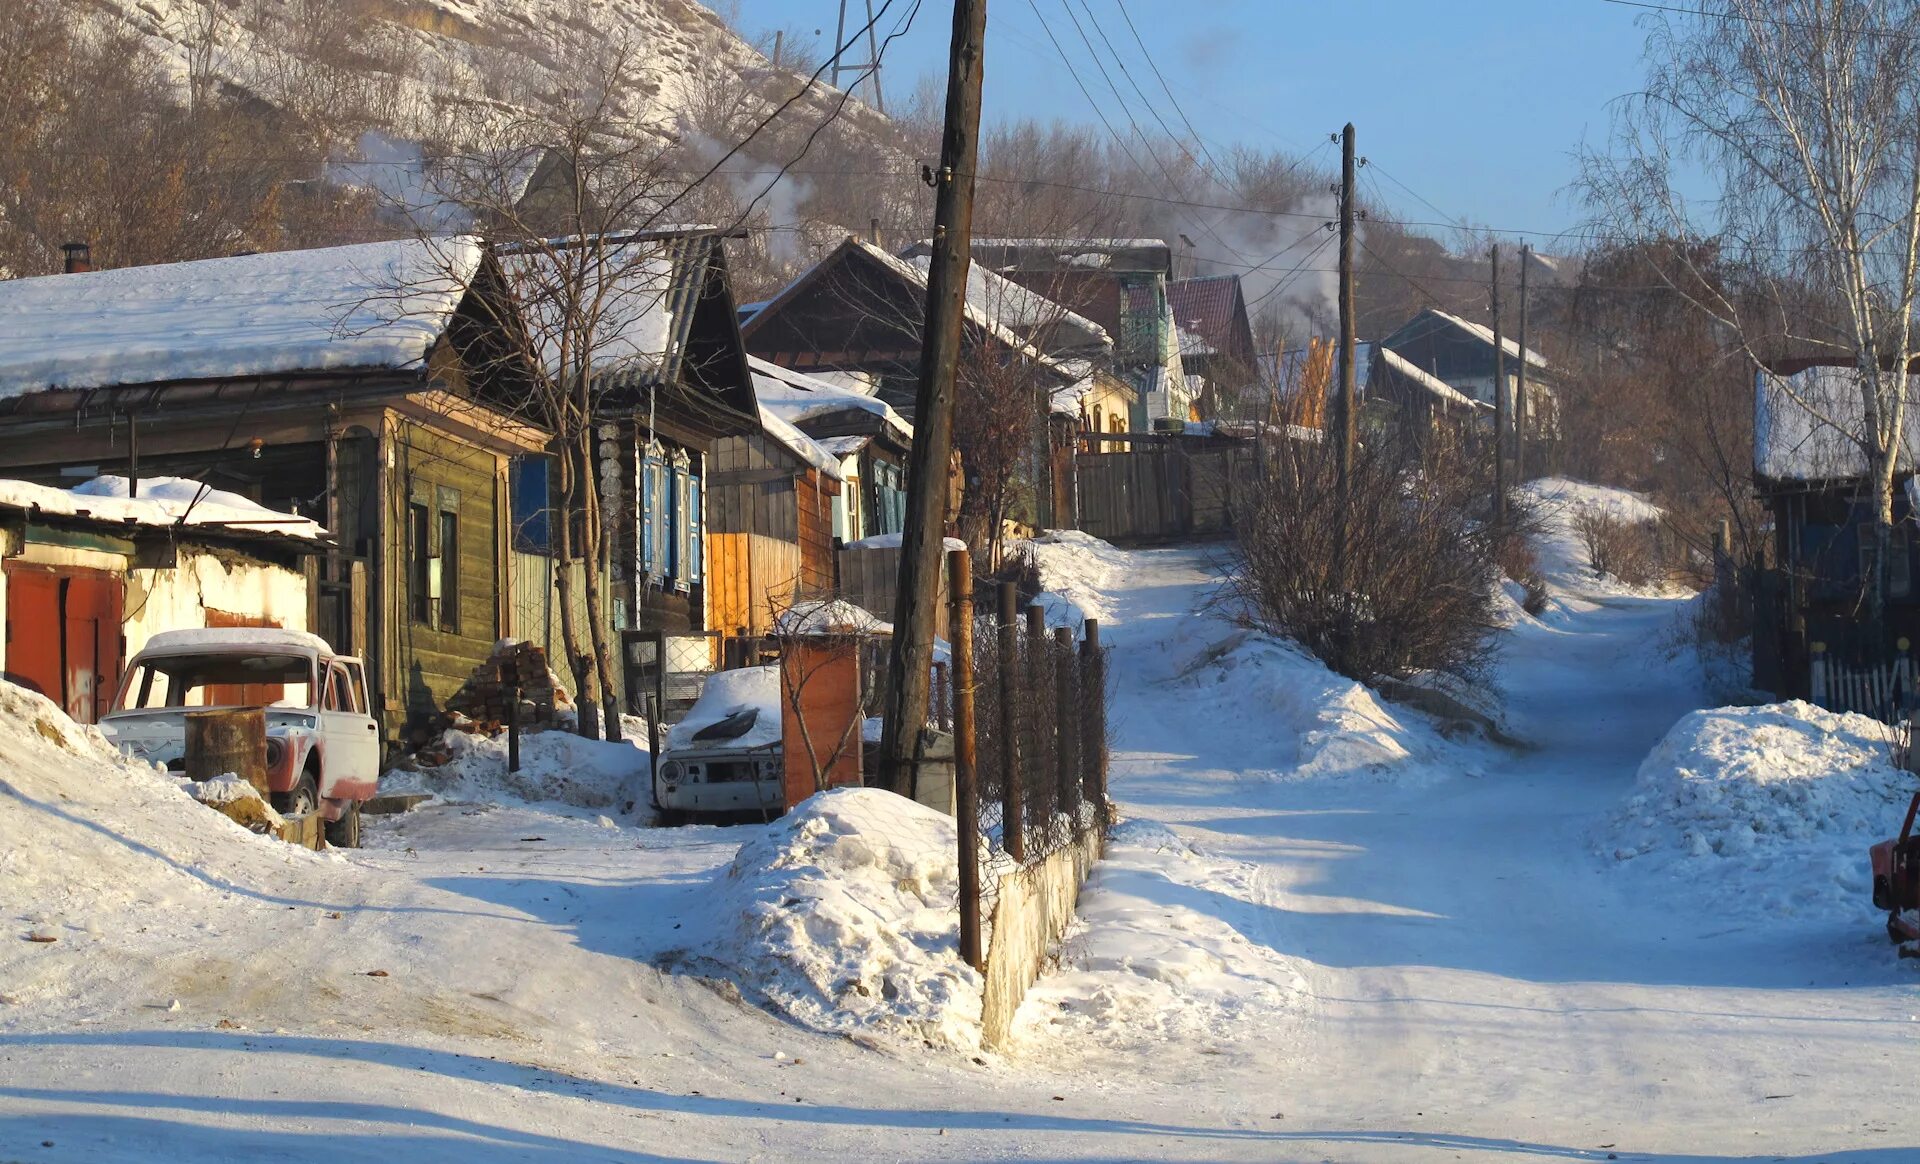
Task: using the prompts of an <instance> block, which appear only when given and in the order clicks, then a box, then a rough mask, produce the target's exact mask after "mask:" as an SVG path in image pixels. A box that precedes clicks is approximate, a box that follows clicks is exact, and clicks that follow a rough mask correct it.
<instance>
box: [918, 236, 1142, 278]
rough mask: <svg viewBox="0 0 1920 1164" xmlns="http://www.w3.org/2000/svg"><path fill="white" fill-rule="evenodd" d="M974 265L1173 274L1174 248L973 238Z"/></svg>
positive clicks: (1132, 242) (926, 250) (921, 247)
mask: <svg viewBox="0 0 1920 1164" xmlns="http://www.w3.org/2000/svg"><path fill="white" fill-rule="evenodd" d="M972 250H973V258H974V261H975V262H979V263H985V264H987V265H988V266H989V267H992V268H993V269H994V270H996V271H1112V272H1116V273H1128V274H1133V273H1157V274H1161V275H1170V274H1172V272H1173V248H1171V247H1169V246H1168V245H1167V243H1166V240H1164V239H1157V238H976V239H974V240H973V245H972ZM932 252H933V243H932V242H930V241H927V240H922V241H920V242H917V243H915V244H913V245H912V246H910V247H908V248H907V249H906V250H905V251H903V252H901V253H902V254H903V255H907V256H909V257H922V256H926V255H929V254H931V253H932Z"/></svg>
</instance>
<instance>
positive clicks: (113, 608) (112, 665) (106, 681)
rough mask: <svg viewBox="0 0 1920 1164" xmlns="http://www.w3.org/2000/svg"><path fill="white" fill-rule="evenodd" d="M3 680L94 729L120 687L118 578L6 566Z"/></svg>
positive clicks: (13, 564)
mask: <svg viewBox="0 0 1920 1164" xmlns="http://www.w3.org/2000/svg"><path fill="white" fill-rule="evenodd" d="M6 571H7V677H8V678H9V679H12V680H13V681H14V682H16V683H20V684H22V685H24V686H26V687H30V688H32V689H34V690H35V691H38V692H40V693H41V694H42V695H45V696H46V697H47V698H49V699H52V700H54V701H55V702H57V703H59V704H60V705H61V706H62V707H64V708H66V710H67V714H68V715H70V716H72V717H73V718H74V719H76V720H79V721H80V722H81V723H97V722H98V721H99V719H100V716H101V713H103V712H105V711H107V710H108V709H109V707H110V706H111V704H112V703H113V697H114V693H115V692H116V691H117V690H118V688H119V686H120V664H121V658H120V612H121V600H122V590H121V585H120V579H119V578H118V577H116V576H115V575H112V574H108V573H105V572H103V571H99V570H82V569H59V570H56V569H49V568H47V567H43V566H35V565H31V564H26V563H20V562H9V563H7V565H6Z"/></svg>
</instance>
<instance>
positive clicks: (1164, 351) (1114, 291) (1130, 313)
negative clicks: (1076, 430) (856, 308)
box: [902, 238, 1199, 432]
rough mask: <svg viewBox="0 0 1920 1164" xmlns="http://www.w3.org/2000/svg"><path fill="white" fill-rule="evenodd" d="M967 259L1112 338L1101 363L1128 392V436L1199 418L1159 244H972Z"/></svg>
mask: <svg viewBox="0 0 1920 1164" xmlns="http://www.w3.org/2000/svg"><path fill="white" fill-rule="evenodd" d="M932 251H933V246H932V244H931V243H929V242H920V243H916V244H914V245H913V246H912V247H909V248H908V249H907V250H906V251H904V252H902V253H903V254H904V255H905V256H906V257H908V258H911V259H916V260H918V261H921V262H924V261H926V257H927V256H928V255H930V254H932ZM972 254H973V262H974V265H975V267H976V268H985V269H986V270H988V271H991V272H993V273H994V274H997V275H999V276H1001V277H1002V278H1005V279H1007V280H1009V281H1011V282H1013V283H1016V284H1018V285H1019V286H1021V287H1024V288H1026V289H1027V290H1029V291H1032V292H1033V293H1035V294H1037V295H1039V296H1041V297H1043V298H1044V299H1046V300H1047V301H1049V302H1052V303H1057V304H1059V305H1060V306H1061V307H1064V308H1066V309H1067V310H1068V311H1070V312H1073V313H1074V314H1075V315H1076V316H1077V317H1080V318H1083V319H1085V320H1087V321H1089V322H1091V323H1092V324H1094V325H1096V326H1097V327H1099V328H1100V329H1101V330H1102V331H1104V332H1105V333H1106V335H1108V336H1109V337H1111V340H1112V348H1111V354H1110V356H1109V358H1108V360H1107V361H1106V362H1107V363H1108V365H1109V366H1110V367H1111V369H1112V370H1113V372H1114V373H1115V374H1117V375H1118V376H1119V377H1120V378H1121V379H1122V380H1124V381H1126V383H1127V384H1128V385H1129V386H1130V387H1131V388H1132V389H1133V393H1134V401H1135V403H1134V405H1133V415H1132V416H1130V417H1129V418H1128V428H1129V429H1130V430H1131V431H1134V432H1146V431H1148V430H1150V429H1151V428H1153V427H1154V423H1155V422H1156V421H1161V422H1166V421H1186V420H1197V419H1199V414H1198V412H1197V411H1196V410H1195V403H1196V399H1195V395H1194V392H1193V388H1192V386H1191V385H1190V384H1189V383H1188V380H1187V370H1186V368H1185V366H1184V364H1183V361H1182V357H1181V352H1180V340H1179V332H1178V328H1177V326H1176V324H1175V321H1174V315H1173V306H1172V302H1171V300H1170V299H1169V297H1168V289H1169V286H1170V284H1171V281H1172V278H1173V250H1172V248H1171V247H1169V246H1168V245H1167V244H1166V243H1165V242H1164V241H1162V240H1160V239H1157V238H1140V239H1126V238H1080V239H1049V238H976V239H974V240H973V247H972ZM1049 350H1052V349H1049ZM1163 427H1164V424H1163Z"/></svg>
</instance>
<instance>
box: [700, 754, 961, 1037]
mask: <svg viewBox="0 0 1920 1164" xmlns="http://www.w3.org/2000/svg"><path fill="white" fill-rule="evenodd" d="M957 852H958V847H957V844H956V839H955V836H954V831H953V820H952V818H950V817H947V816H944V815H942V814H940V813H937V812H934V811H933V810H932V809H928V808H924V807H922V806H921V805H918V804H915V803H914V802H913V801H911V800H908V799H906V798H905V797H901V796H896V795H894V794H893V793H891V792H883V791H880V790H877V789H869V788H840V789H834V790H832V791H828V792H822V793H819V794H818V795H816V796H813V797H811V798H809V799H808V800H806V801H804V802H802V803H801V804H800V805H798V806H797V807H795V808H794V810H793V811H792V812H790V813H788V814H787V815H786V816H785V817H784V818H783V819H781V820H780V821H778V822H776V823H775V824H773V825H770V826H768V827H767V828H766V830H765V831H764V832H763V833H762V834H761V835H759V836H757V837H755V838H753V839H752V840H749V841H748V842H747V843H746V844H744V845H742V846H741V847H740V852H739V854H738V855H737V856H736V857H735V858H734V861H733V864H732V866H731V867H730V868H729V869H728V870H727V872H726V874H725V876H724V877H723V878H721V880H720V883H719V884H718V885H717V886H716V887H715V893H714V902H713V911H712V916H713V917H714V918H715V919H717V920H716V923H715V931H714V933H713V934H712V935H711V936H710V937H709V938H708V939H707V940H706V941H705V942H704V943H702V945H701V946H699V947H696V948H692V949H689V950H687V951H684V952H683V955H682V956H684V957H686V958H687V959H688V960H690V961H705V960H711V961H713V962H716V963H718V964H719V965H720V966H721V967H722V968H723V969H724V970H725V972H727V974H728V975H729V976H730V977H732V978H734V979H735V980H737V981H738V982H739V984H740V986H741V988H742V990H743V991H745V992H748V993H749V994H752V995H757V996H760V998H761V999H763V1000H764V1001H765V1002H767V1003H769V1004H770V1005H772V1006H773V1007H774V1008H776V1009H778V1010H780V1011H782V1012H784V1013H786V1014H787V1015H789V1016H791V1017H792V1018H793V1019H795V1020H797V1021H798V1022H800V1023H802V1024H804V1025H806V1026H809V1027H813V1028H816V1029H819V1030H823V1031H836V1032H842V1033H846V1034H869V1035H881V1036H892V1037H905V1038H910V1039H914V1040H925V1041H926V1042H928V1043H932V1044H934V1045H936V1046H942V1047H951V1048H960V1049H970V1048H973V1047H976V1046H978V1045H979V1041H980V976H979V975H978V974H977V973H976V972H975V971H974V970H973V969H972V968H971V967H969V966H968V965H966V963H964V962H963V961H961V959H960V949H959V931H958V927H957V926H956V925H955V918H956V917H957V916H958V915H957V912H956V911H957V905H956V894H957V892H958V889H959V868H958V862H957V859H956V858H957Z"/></svg>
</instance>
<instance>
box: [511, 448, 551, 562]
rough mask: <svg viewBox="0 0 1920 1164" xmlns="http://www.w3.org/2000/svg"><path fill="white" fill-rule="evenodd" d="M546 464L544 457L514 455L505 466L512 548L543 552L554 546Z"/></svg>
mask: <svg viewBox="0 0 1920 1164" xmlns="http://www.w3.org/2000/svg"><path fill="white" fill-rule="evenodd" d="M548 465H549V462H548V460H547V458H545V457H541V456H525V457H516V458H514V460H513V463H512V465H511V466H510V468H509V470H508V485H507V491H508V495H509V500H510V502H511V506H512V513H513V548H514V549H516V550H519V551H521V552H522V553H528V554H545V553H550V552H552V549H553V503H552V501H551V499H550V497H549V495H548V492H547V489H548V485H547V482H548V474H549V469H548Z"/></svg>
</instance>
